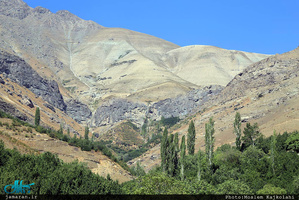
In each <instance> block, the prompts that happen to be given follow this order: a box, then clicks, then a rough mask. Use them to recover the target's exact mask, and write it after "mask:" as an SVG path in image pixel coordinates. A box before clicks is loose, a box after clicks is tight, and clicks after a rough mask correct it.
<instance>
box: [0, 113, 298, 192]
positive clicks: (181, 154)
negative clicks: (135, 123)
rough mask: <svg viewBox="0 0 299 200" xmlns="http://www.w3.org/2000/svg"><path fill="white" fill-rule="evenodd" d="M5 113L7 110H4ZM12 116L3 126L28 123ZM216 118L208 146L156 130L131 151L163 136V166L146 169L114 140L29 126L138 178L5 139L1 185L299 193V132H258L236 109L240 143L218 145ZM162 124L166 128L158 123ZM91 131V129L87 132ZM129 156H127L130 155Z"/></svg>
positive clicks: (207, 138) (54, 189)
mask: <svg viewBox="0 0 299 200" xmlns="http://www.w3.org/2000/svg"><path fill="white" fill-rule="evenodd" d="M0 116H5V117H7V116H8V115H7V114H5V113H3V112H0ZM10 118H11V119H13V123H12V125H9V124H8V123H2V124H0V125H2V126H5V127H7V128H11V129H16V128H18V126H20V125H24V124H25V123H24V122H22V121H20V120H17V119H15V118H13V117H11V116H10ZM214 123H215V122H214V120H213V118H210V120H209V122H208V123H207V124H206V125H205V144H200V146H203V145H205V151H201V150H199V151H198V152H194V153H193V154H192V153H189V154H186V149H187V145H186V138H185V136H183V137H182V139H181V143H180V145H179V138H178V134H177V133H176V134H169V133H168V129H167V127H166V128H165V129H164V132H163V135H159V134H153V135H152V138H151V139H150V140H148V142H147V143H146V144H144V145H142V147H141V148H139V149H136V150H132V151H129V154H127V155H130V156H131V155H132V156H131V157H134V156H136V155H138V154H141V153H143V152H144V151H146V150H147V149H148V148H149V147H150V144H151V143H149V142H153V141H155V142H157V143H158V142H159V141H161V159H162V162H161V166H160V167H157V168H156V169H153V170H152V171H150V172H148V173H147V174H146V173H145V171H144V170H143V168H142V167H141V165H140V163H137V166H135V167H132V168H131V169H129V168H128V166H127V165H126V164H125V162H124V160H125V158H122V159H117V158H116V157H115V156H114V155H113V154H112V153H111V151H110V150H109V148H108V147H107V146H106V145H107V144H109V143H111V141H110V142H109V141H106V142H104V141H95V140H94V139H91V140H89V138H88V134H85V137H83V138H82V137H80V138H78V137H77V135H74V136H73V137H70V134H69V133H68V134H65V135H64V134H63V133H62V131H55V130H51V129H45V128H44V127H41V126H36V127H34V126H28V129H29V128H31V129H32V128H35V129H36V130H37V131H38V132H41V133H46V134H48V135H50V136H51V137H54V138H58V139H61V140H64V141H66V142H68V143H69V144H70V145H73V146H77V147H80V148H81V149H82V150H85V151H89V150H92V149H93V150H95V151H102V152H103V153H104V154H105V155H107V156H108V157H110V158H111V159H113V160H114V161H117V162H118V163H120V165H121V166H122V167H123V168H125V169H127V170H129V171H130V172H131V173H132V174H133V175H135V176H136V179H134V180H132V181H129V182H125V183H123V184H121V185H119V184H118V183H117V182H114V181H112V180H111V178H110V176H107V179H105V178H102V177H100V176H98V175H95V174H93V173H91V172H90V170H88V169H87V168H86V166H84V165H82V164H80V163H77V162H73V163H69V164H65V163H63V162H62V161H60V160H59V159H58V158H57V157H56V156H54V155H53V154H50V153H45V154H41V155H34V154H30V155H20V153H18V152H17V151H16V150H7V149H4V145H3V143H0V152H1V153H0V187H4V186H5V185H7V184H12V183H13V182H14V180H18V179H19V180H26V181H29V182H34V183H35V184H36V185H35V186H34V187H32V191H33V193H34V194H119V193H121V194H298V193H299V175H298V174H299V156H298V152H299V145H298V142H299V133H298V131H295V132H292V133H287V132H285V133H283V134H276V132H274V134H273V135H272V136H271V137H265V136H263V135H262V133H261V132H260V131H259V127H258V124H257V123H255V124H253V125H251V124H250V123H247V124H246V127H245V128H244V130H243V131H241V129H240V127H241V126H239V125H240V116H239V115H237V114H236V117H235V122H234V128H235V129H234V132H235V134H236V146H231V145H229V144H225V145H222V146H220V147H218V148H217V149H216V150H214V142H215V138H214V134H215V129H214ZM191 124H192V123H191V121H190V125H189V127H192V125H191ZM193 125H194V124H193ZM19 128H20V127H19ZM136 128H137V127H136ZM157 128H158V129H161V128H160V127H159V126H158V127H157ZM158 129H157V130H158ZM16 130H17V129H16ZM190 130H192V128H190ZM31 131H32V130H31ZM88 132H89V130H88V128H87V129H86V131H85V133H88ZM188 132H189V131H188ZM194 132H195V127H194ZM190 133H193V130H192V131H190ZM147 134H149V132H148V133H147ZM86 135H87V137H86ZM27 136H28V137H29V134H27ZM31 136H33V135H31ZM155 137H156V138H155ZM151 140H152V141H151ZM179 147H180V148H179ZM127 153H128V152H127ZM130 156H128V157H127V158H131V157H130ZM29 182H25V184H28V183H29Z"/></svg>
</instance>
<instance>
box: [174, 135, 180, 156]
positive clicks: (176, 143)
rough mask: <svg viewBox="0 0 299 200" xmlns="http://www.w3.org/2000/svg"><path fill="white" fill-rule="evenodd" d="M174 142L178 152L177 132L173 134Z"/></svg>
mask: <svg viewBox="0 0 299 200" xmlns="http://www.w3.org/2000/svg"><path fill="white" fill-rule="evenodd" d="M174 144H175V150H176V151H177V152H179V150H180V149H179V134H178V133H175V134H174Z"/></svg>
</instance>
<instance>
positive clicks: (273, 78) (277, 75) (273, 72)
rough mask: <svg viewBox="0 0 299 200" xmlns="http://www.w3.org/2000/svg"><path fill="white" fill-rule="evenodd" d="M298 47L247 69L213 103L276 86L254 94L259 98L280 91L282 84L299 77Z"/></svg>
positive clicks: (283, 85)
mask: <svg viewBox="0 0 299 200" xmlns="http://www.w3.org/2000/svg"><path fill="white" fill-rule="evenodd" d="M298 56H299V47H298V48H297V49H295V50H293V51H290V52H287V53H284V54H282V55H275V56H272V57H269V58H267V59H264V60H262V61H260V62H257V63H255V64H253V65H250V66H249V67H247V68H246V69H245V70H244V71H243V72H241V73H239V74H238V75H236V76H235V78H234V79H232V80H231V81H230V82H229V83H228V85H227V87H225V89H224V90H223V91H222V92H221V94H220V95H218V96H216V97H215V98H217V99H215V100H214V101H213V103H214V104H215V102H216V103H217V102H222V103H224V102H227V101H230V100H233V99H236V98H239V97H243V96H246V95H248V94H249V93H251V92H252V91H254V89H261V88H266V87H270V86H273V85H278V86H279V87H275V88H272V89H265V91H263V92H262V93H259V94H256V95H257V97H256V98H261V97H262V96H263V95H265V94H266V93H271V92H273V91H274V90H280V89H281V87H285V84H284V83H287V82H286V81H287V80H289V79H293V78H295V77H297V76H299V59H298Z"/></svg>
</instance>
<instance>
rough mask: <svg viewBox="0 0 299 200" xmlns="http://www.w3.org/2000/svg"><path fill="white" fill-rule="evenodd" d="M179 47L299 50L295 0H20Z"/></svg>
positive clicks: (298, 2)
mask: <svg viewBox="0 0 299 200" xmlns="http://www.w3.org/2000/svg"><path fill="white" fill-rule="evenodd" d="M24 1H25V2H26V3H27V4H28V5H29V6H31V7H36V6H42V7H45V8H48V9H50V10H51V11H52V12H57V11H58V10H68V11H70V12H72V13H73V14H75V15H77V16H79V17H80V18H82V19H85V20H93V21H95V22H97V23H99V24H101V25H103V26H105V27H120V28H126V29H130V30H134V31H138V32H142V33H146V34H150V35H153V36H156V37H159V38H162V39H165V40H167V41H170V42H173V43H175V44H177V45H180V46H188V45H213V46H218V47H221V48H225V49H233V50H241V51H247V52H256V53H265V54H275V53H284V52H287V51H290V50H293V49H295V48H296V47H298V46H299V11H298V8H299V1H298V0H271V1H270V0H250V1H245V0H225V1H224V0H213V1H208V0H206V1H202V0H171V1H169V0H105V1H103V0H84V1H78V0H48V1H47V0H24Z"/></svg>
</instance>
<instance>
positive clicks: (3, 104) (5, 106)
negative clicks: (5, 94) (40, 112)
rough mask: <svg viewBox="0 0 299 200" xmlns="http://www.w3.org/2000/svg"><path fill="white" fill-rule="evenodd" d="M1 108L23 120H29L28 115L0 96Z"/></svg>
mask: <svg viewBox="0 0 299 200" xmlns="http://www.w3.org/2000/svg"><path fill="white" fill-rule="evenodd" d="M0 110H3V111H4V112H6V113H9V114H10V115H12V116H14V117H16V118H18V119H20V120H23V121H27V120H28V117H27V116H26V115H25V114H23V113H21V112H20V111H19V110H18V109H17V108H15V107H14V106H13V105H11V104H9V103H7V102H6V101H5V100H3V99H2V98H1V97H0Z"/></svg>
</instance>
